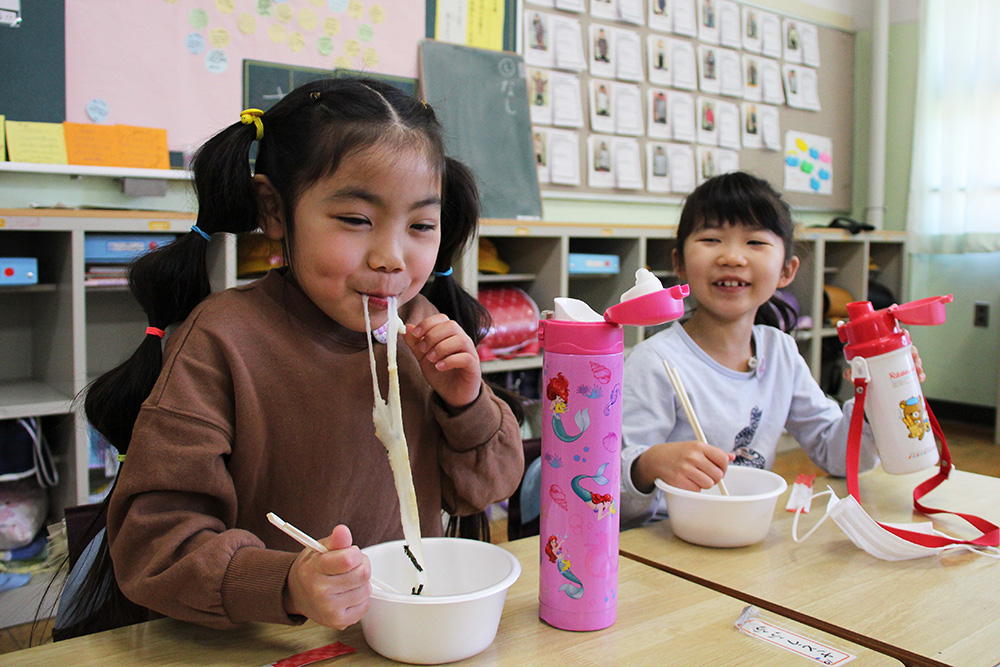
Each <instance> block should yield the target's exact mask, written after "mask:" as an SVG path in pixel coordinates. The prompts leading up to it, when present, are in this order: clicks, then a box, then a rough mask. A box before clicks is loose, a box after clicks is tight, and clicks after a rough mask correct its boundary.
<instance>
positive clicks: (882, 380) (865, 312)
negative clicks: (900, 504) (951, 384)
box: [837, 294, 952, 475]
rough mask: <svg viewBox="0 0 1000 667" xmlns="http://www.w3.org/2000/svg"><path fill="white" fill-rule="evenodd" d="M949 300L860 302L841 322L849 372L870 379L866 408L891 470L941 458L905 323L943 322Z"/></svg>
mask: <svg viewBox="0 0 1000 667" xmlns="http://www.w3.org/2000/svg"><path fill="white" fill-rule="evenodd" d="M951 301H952V296H951V295H950V294H949V295H947V296H935V297H929V298H927V299H920V300H919V301H911V302H910V303H905V304H903V305H893V306H890V307H889V308H883V309H881V310H874V309H873V308H872V304H871V302H869V301H856V302H854V303H849V304H847V316H848V321H847V322H839V323H838V324H837V334H838V336H839V337H840V341H841V342H842V343H846V345H845V346H844V356H845V357H846V358H847V361H848V362H849V363H850V365H851V373H852V374H853V376H854V377H855V378H868V385H867V400H866V401H865V406H864V410H865V415H866V416H867V417H868V423H869V424H871V427H872V433H873V434H874V436H875V446H876V448H877V449H878V454H879V457H880V458H881V459H882V468H883V469H884V470H885V471H886V472H887V473H892V474H897V475H898V474H905V473H910V472H916V471H918V470H923V469H925V468H930V467H931V466H934V465H936V464H937V462H938V449H937V444H936V443H935V441H934V436H933V434H932V433H931V426H930V422H929V420H928V417H927V406H926V403H925V401H924V394H923V391H921V389H920V380H919V379H918V377H917V371H916V367H915V366H914V363H913V355H912V343H911V341H910V336H909V334H908V333H907V332H906V331H905V330H904V329H903V328H902V326H901V324H915V325H934V324H941V323H942V322H944V321H945V312H944V306H945V304H946V303H950V302H951Z"/></svg>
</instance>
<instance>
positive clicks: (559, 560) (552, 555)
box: [545, 535, 583, 600]
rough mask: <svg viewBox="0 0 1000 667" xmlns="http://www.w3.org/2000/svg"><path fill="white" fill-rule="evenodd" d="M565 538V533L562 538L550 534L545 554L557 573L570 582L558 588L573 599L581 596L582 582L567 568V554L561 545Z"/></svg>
mask: <svg viewBox="0 0 1000 667" xmlns="http://www.w3.org/2000/svg"><path fill="white" fill-rule="evenodd" d="M565 539H566V536H565V535H564V536H563V539H562V540H560V539H559V538H557V537H556V536H555V535H550V536H549V541H548V542H546V543H545V555H546V556H548V557H549V562H550V563H553V564H555V566H556V568H558V570H559V574H561V575H562V576H564V577H565V578H566V579H568V580H569V581H570V583H568V584H563V585H562V586H560V587H559V590H561V591H562V592H563V593H565V594H566V595H567V596H569V597H571V598H573V599H574V600H579V599H580V598H582V597H583V582H581V581H580V580H579V579H578V578H577V576H576V575H575V574H573V571H572V570H570V569H569V568H570V562H569V554H568V553H567V552H566V549H565V548H564V547H563V541H564V540H565Z"/></svg>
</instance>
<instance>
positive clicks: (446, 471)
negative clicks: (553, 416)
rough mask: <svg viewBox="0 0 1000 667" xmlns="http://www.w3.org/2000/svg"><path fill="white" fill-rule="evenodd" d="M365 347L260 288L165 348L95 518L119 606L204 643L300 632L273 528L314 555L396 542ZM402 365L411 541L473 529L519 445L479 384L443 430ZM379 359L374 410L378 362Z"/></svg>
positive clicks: (201, 318)
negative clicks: (256, 624)
mask: <svg viewBox="0 0 1000 667" xmlns="http://www.w3.org/2000/svg"><path fill="white" fill-rule="evenodd" d="M434 312H436V311H435V309H434V307H433V306H432V305H431V304H430V303H429V302H428V301H426V300H425V299H423V298H422V297H417V298H416V299H414V300H413V301H411V302H410V303H408V304H406V306H405V307H404V308H402V309H401V313H400V315H401V317H402V318H403V320H404V321H406V322H413V323H416V322H419V321H420V320H422V319H423V318H424V317H426V316H428V315H430V314H432V313H434ZM367 335H368V334H365V333H358V332H354V331H350V330H348V329H345V328H344V327H342V326H340V325H338V324H337V323H336V322H334V321H333V320H331V319H330V318H329V317H327V316H326V315H325V314H324V313H323V312H322V311H321V310H320V309H319V308H318V307H317V306H316V305H315V304H313V303H312V301H310V300H309V299H308V297H306V296H305V294H304V293H303V292H302V291H301V290H300V289H299V288H298V286H297V285H296V283H295V282H294V280H293V279H291V278H290V277H289V276H287V275H286V274H285V273H284V272H281V271H272V272H270V273H269V274H268V275H267V276H266V277H265V278H263V279H262V280H260V281H257V282H255V283H252V284H250V285H247V286H243V287H238V288H234V289H230V290H226V291H224V292H220V293H217V294H213V295H211V296H209V297H208V298H206V299H205V301H204V302H203V303H202V304H200V305H199V306H198V307H197V308H196V309H195V310H194V312H193V313H192V314H191V316H190V317H188V318H187V320H186V321H185V322H184V323H183V324H182V325H181V326H180V327H179V328H178V329H177V331H176V332H175V333H174V334H173V335H171V336H170V338H169V340H168V342H167V346H166V356H165V359H164V364H163V370H162V372H161V373H160V376H159V379H158V380H157V382H156V386H155V387H154V388H153V391H152V393H151V394H150V396H149V398H148V399H147V400H146V402H145V403H144V404H143V407H142V410H141V412H140V414H139V419H138V421H137V422H136V424H135V430H134V432H133V435H132V442H131V444H130V445H129V449H128V456H127V460H126V462H125V463H124V464H123V466H122V469H121V472H120V473H119V479H118V483H117V488H116V489H115V492H114V494H113V498H112V501H111V507H110V510H109V514H108V537H109V540H110V545H111V556H112V559H113V561H114V564H115V572H116V576H117V578H118V583H119V586H120V587H121V589H122V591H123V592H124V593H125V594H126V595H127V596H128V597H129V598H130V599H131V600H133V601H134V602H136V603H138V604H141V605H143V606H146V607H149V608H150V609H152V610H154V611H156V612H159V613H162V614H165V615H167V616H171V617H174V618H178V619H181V620H187V621H192V622H195V623H201V624H204V625H209V626H212V627H217V628H225V627H231V626H232V625H233V624H236V623H242V622H249V621H263V622H276V623H294V622H299V621H301V620H302V619H301V618H298V617H289V615H288V614H287V613H286V612H285V610H284V608H283V605H282V589H283V587H284V585H285V579H286V577H287V575H288V570H289V568H290V567H291V564H292V561H293V560H294V559H295V556H296V555H297V554H298V553H299V552H300V551H301V547H300V546H299V545H298V544H297V543H296V542H295V541H294V540H292V539H291V538H290V537H288V536H286V535H285V534H284V533H282V532H280V531H279V530H278V529H277V528H275V527H274V526H272V525H271V524H270V523H268V521H267V518H266V515H267V513H268V512H274V513H275V514H277V515H278V516H280V517H281V518H282V519H284V520H285V521H288V522H289V523H291V524H293V525H295V526H296V527H298V528H300V529H302V530H303V531H305V532H306V533H308V534H310V535H312V536H314V537H316V538H317V539H320V538H324V537H326V536H328V535H329V534H330V531H331V530H332V529H333V527H334V526H336V525H337V524H345V525H347V526H348V527H349V528H350V529H351V533H352V535H353V537H354V543H355V544H356V545H358V546H360V547H365V546H368V545H371V544H377V543H380V542H385V541H389V540H395V539H401V538H402V536H403V532H402V526H401V523H400V513H399V501H398V500H397V496H396V490H395V485H394V483H393V477H392V471H391V470H390V467H389V462H388V459H387V457H386V452H385V448H384V446H383V445H382V443H381V441H379V440H378V439H377V438H376V437H375V428H374V425H373V423H372V402H373V396H372V381H371V371H370V366H369V360H368V348H367V338H366V337H367ZM398 356H399V382H400V395H401V397H402V403H403V405H402V411H403V424H404V430H405V432H406V440H407V444H408V446H409V452H410V466H411V468H412V472H413V482H414V486H415V487H416V493H417V503H418V505H419V507H420V523H421V526H420V528H421V533H422V534H423V535H425V536H438V535H441V534H442V532H443V531H442V517H441V510H442V509H444V510H445V511H447V512H449V513H451V514H457V515H466V514H471V513H474V512H477V511H480V510H483V509H485V508H486V507H487V506H488V505H489V504H490V503H493V502H496V501H499V500H503V499H506V498H507V497H509V496H510V494H511V493H513V491H514V489H515V488H516V487H517V484H518V482H519V480H520V478H521V473H522V469H523V464H524V463H523V453H522V446H521V436H520V431H519V428H518V425H517V422H516V420H515V418H514V416H513V414H512V413H511V412H510V409H509V408H508V407H507V405H506V404H504V402H503V401H501V400H500V399H498V398H497V397H496V396H495V395H494V394H493V392H492V391H490V389H489V388H488V387H487V386H486V385H485V384H484V385H483V389H482V392H481V393H480V396H479V398H478V399H477V400H476V401H475V402H473V403H472V405H470V406H468V407H467V408H465V409H464V410H462V411H461V412H460V413H458V414H451V412H450V411H448V410H446V409H445V407H444V405H443V403H442V402H441V400H440V398H438V397H437V395H436V394H435V393H434V392H433V391H432V390H431V388H430V385H428V384H427V382H426V380H425V379H424V377H423V375H422V374H421V372H420V368H419V366H418V364H417V361H416V359H415V358H414V357H413V355H412V354H411V353H410V350H409V348H408V347H407V346H406V345H404V344H402V343H401V344H400V345H399V352H398ZM375 358H376V368H377V369H378V374H379V386H380V387H381V390H382V395H383V396H385V395H386V391H387V387H388V372H387V367H386V347H385V346H384V345H379V344H376V345H375Z"/></svg>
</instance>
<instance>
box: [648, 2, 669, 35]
mask: <svg viewBox="0 0 1000 667" xmlns="http://www.w3.org/2000/svg"><path fill="white" fill-rule="evenodd" d="M647 14H648V15H649V27H650V29H651V30H659V31H660V32H670V31H671V30H673V29H674V19H673V14H672V13H671V11H670V0H649V6H648V7H647Z"/></svg>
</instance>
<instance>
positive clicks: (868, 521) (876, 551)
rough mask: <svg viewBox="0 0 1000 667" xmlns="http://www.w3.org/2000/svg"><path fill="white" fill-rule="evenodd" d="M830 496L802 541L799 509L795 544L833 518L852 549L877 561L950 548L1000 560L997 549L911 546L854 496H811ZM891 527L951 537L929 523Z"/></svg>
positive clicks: (935, 552)
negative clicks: (821, 516)
mask: <svg viewBox="0 0 1000 667" xmlns="http://www.w3.org/2000/svg"><path fill="white" fill-rule="evenodd" d="M826 494H830V500H829V501H828V502H827V504H826V514H824V515H823V518H822V519H820V520H819V521H818V522H816V525H815V526H813V527H812V528H810V529H809V532H807V533H806V534H805V535H803V536H802V537H801V538H800V537H799V536H798V526H799V515H800V514H801V513H802V508H800V509H799V510H797V511H796V512H795V520H794V521H793V523H792V539H793V540H795V541H796V542H804V541H806V540H807V539H808V538H809V536H810V535H812V534H813V533H814V532H816V529H817V528H819V527H820V525H821V524H822V523H823V522H824V521H826V520H827V518H829V517H833V521H834V523H836V524H837V525H838V526H840V529H841V530H842V531H844V534H845V535H847V537H849V538H850V540H851V542H854V546H856V547H858V548H859V549H861V550H862V551H866V552H868V553H869V554H871V555H872V556H875V557H876V558H881V559H882V560H910V559H912V558H923V557H924V556H934V555H938V554H941V553H943V552H945V551H948V550H950V549H956V548H962V549H967V550H968V551H971V552H973V553H975V554H979V555H980V556H988V557H990V558H997V559H1000V549H998V548H996V547H975V546H972V545H968V544H950V545H947V546H943V547H925V546H923V545H920V544H914V543H913V542H910V541H909V540H905V539H903V538H902V537H899V536H898V535H894V534H893V533H891V532H889V531H888V530H886V529H885V528H883V527H882V526H880V525H879V523H878V522H877V521H875V519H873V518H871V516H869V514H868V512H866V511H865V510H864V508H863V507H861V505H859V504H858V501H857V500H855V499H854V496H850V495H848V496H847V497H846V498H838V497H837V494H836V493H834V492H833V489H831V488H829V487H827V490H826V491H820V492H819V493H817V494H814V495H813V496H812V497H813V498H818V497H820V496H824V495H826ZM886 525H887V526H892V527H894V528H905V529H906V530H910V531H913V532H921V533H925V534H927V535H938V536H940V537H945V538H949V539H954V538H951V536H949V535H945V534H944V533H941V532H938V531H936V530H934V527H933V525H932V524H931V522H930V521H926V522H924V523H908V524H890V523H887V524H886Z"/></svg>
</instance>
